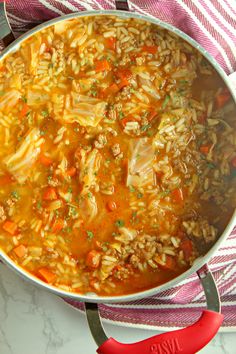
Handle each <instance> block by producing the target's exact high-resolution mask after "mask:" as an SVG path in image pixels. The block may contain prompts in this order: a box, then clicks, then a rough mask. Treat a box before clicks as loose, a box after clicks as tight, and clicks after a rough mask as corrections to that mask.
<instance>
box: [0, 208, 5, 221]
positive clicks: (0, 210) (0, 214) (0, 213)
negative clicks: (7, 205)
mask: <svg viewBox="0 0 236 354" xmlns="http://www.w3.org/2000/svg"><path fill="white" fill-rule="evenodd" d="M6 218H7V217H6V215H5V211H4V208H3V206H1V205H0V222H3V221H5V220H6Z"/></svg>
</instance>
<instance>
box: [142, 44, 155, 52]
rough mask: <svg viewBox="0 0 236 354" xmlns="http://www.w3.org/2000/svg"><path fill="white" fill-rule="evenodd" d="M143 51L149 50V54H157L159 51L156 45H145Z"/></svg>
mask: <svg viewBox="0 0 236 354" xmlns="http://www.w3.org/2000/svg"><path fill="white" fill-rule="evenodd" d="M142 51H143V52H147V53H149V54H156V52H157V46H156V45H144V46H143V47H142Z"/></svg>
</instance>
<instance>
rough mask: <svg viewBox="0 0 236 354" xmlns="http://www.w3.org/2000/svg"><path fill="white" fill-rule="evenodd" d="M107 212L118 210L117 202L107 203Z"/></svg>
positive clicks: (110, 201)
mask: <svg viewBox="0 0 236 354" xmlns="http://www.w3.org/2000/svg"><path fill="white" fill-rule="evenodd" d="M106 207H107V210H108V211H114V210H116V208H117V205H116V202H114V200H109V202H107V204H106Z"/></svg>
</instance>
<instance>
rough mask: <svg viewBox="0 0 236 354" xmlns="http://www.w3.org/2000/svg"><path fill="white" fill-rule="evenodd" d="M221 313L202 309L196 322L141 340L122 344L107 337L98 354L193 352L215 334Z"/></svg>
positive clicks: (188, 353)
mask: <svg viewBox="0 0 236 354" xmlns="http://www.w3.org/2000/svg"><path fill="white" fill-rule="evenodd" d="M222 321H223V315H222V314H220V313H218V312H215V311H209V310H204V311H203V312H202V315H201V317H200V318H199V320H198V321H197V322H195V323H194V324H192V325H191V326H189V327H186V328H183V329H179V330H176V331H172V332H168V333H163V334H159V335H156V336H153V337H151V338H148V339H145V340H143V341H141V342H137V343H133V344H123V343H119V342H117V341H116V340H115V339H113V338H109V339H108V340H107V341H106V342H104V343H103V344H102V345H101V346H100V347H99V348H98V349H97V353H98V354H172V353H173V354H178V353H180V354H194V353H196V352H198V351H199V350H200V349H201V348H203V347H204V346H205V345H206V344H207V343H208V342H210V340H211V339H212V338H213V337H214V336H215V334H216V333H217V331H218V329H219V328H220V326H221V323H222Z"/></svg>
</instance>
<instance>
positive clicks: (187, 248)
mask: <svg viewBox="0 0 236 354" xmlns="http://www.w3.org/2000/svg"><path fill="white" fill-rule="evenodd" d="M180 247H181V249H182V250H183V252H184V257H185V259H186V260H189V258H190V257H191V255H192V252H193V244H192V241H190V240H189V239H186V240H184V241H181V244H180Z"/></svg>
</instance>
